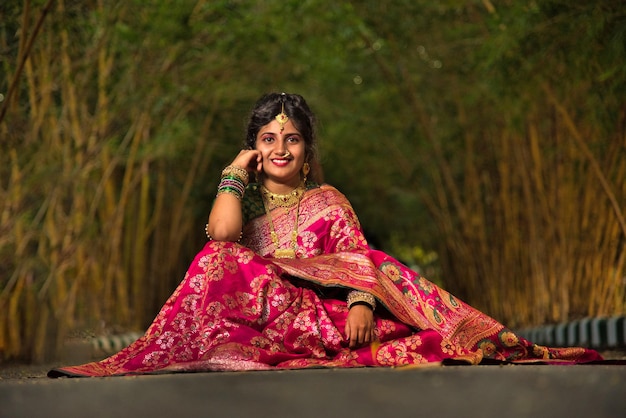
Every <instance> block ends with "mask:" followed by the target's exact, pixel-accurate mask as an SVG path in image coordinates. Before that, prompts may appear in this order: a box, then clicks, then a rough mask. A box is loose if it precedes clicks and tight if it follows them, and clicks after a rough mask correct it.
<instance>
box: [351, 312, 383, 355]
mask: <svg viewBox="0 0 626 418" xmlns="http://www.w3.org/2000/svg"><path fill="white" fill-rule="evenodd" d="M375 329H376V323H375V322H374V312H373V311H372V308H370V307H369V306H367V305H353V306H352V307H351V308H350V311H349V312H348V318H347V319H346V338H347V340H348V342H349V346H350V348H358V347H361V346H363V345H366V344H370V343H372V342H374V340H376V334H375V332H374V330H375Z"/></svg>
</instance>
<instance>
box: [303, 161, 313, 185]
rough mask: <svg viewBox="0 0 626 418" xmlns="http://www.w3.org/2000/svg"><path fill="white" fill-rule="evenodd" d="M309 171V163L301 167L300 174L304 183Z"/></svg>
mask: <svg viewBox="0 0 626 418" xmlns="http://www.w3.org/2000/svg"><path fill="white" fill-rule="evenodd" d="M310 171H311V166H310V165H309V163H304V164H303V165H302V174H304V180H303V181H304V182H305V183H306V176H308V175H309V172H310Z"/></svg>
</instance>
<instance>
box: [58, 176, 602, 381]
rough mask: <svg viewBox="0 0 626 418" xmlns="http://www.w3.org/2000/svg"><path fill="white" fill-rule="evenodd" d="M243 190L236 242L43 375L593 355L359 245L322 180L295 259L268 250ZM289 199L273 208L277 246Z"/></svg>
mask: <svg viewBox="0 0 626 418" xmlns="http://www.w3.org/2000/svg"><path fill="white" fill-rule="evenodd" d="M246 198H247V199H248V200H247V202H246V205H245V206H246V211H247V212H246V217H247V218H248V219H249V221H248V222H247V223H246V225H245V227H244V231H243V237H244V238H243V240H242V242H241V244H238V243H230V242H216V241H210V242H208V243H207V244H206V245H205V247H204V248H203V249H202V250H201V251H200V252H199V253H198V254H197V255H196V257H195V259H194V261H193V262H192V264H191V266H190V267H189V270H188V271H187V273H186V274H185V277H184V279H183V281H182V282H181V283H180V285H179V286H178V287H177V288H176V290H175V291H174V293H173V294H172V295H171V297H170V298H169V300H168V301H167V302H166V303H165V305H164V306H163V307H162V309H161V311H160V312H159V313H158V315H157V316H156V318H155V319H154V321H153V323H152V325H151V326H150V327H149V328H148V330H147V331H146V333H145V335H144V336H142V337H141V338H139V339H138V340H137V341H136V342H134V343H133V344H131V345H130V346H128V347H127V348H125V349H123V350H122V351H120V352H119V353H117V354H115V355H113V356H111V357H109V358H107V359H104V360H102V361H99V362H93V363H88V364H84V365H80V366H71V367H62V368H58V369H55V370H52V371H51V372H50V373H49V375H50V376H53V377H54V376H61V375H70V376H108V375H127V374H142V373H157V372H172V371H203V370H261V369H293V368H307V367H363V366H416V365H424V364H433V363H442V362H443V363H446V362H452V363H455V362H462V363H467V364H478V363H481V362H485V361H489V360H493V361H507V362H556V363H576V362H588V361H594V360H601V357H600V356H599V354H598V353H596V352H595V351H593V350H588V349H584V348H560V349H557V348H548V347H543V346H538V345H535V344H532V343H531V342H529V341H527V340H525V339H523V338H521V337H518V336H517V335H515V333H513V332H512V331H510V330H509V329H507V328H505V327H504V326H503V325H502V324H500V323H499V322H497V321H496V320H494V319H492V318H490V317H489V316H487V315H485V314H483V313H481V312H479V311H477V310H476V309H474V308H472V307H471V306H469V305H467V304H466V303H464V302H462V301H460V300H459V299H457V298H456V297H454V296H453V295H451V294H450V293H448V292H446V291H445V290H443V289H441V288H439V287H438V286H436V285H435V284H433V283H431V282H429V281H428V280H426V279H425V278H423V277H420V275H419V274H417V273H416V272H415V271H412V270H410V269H409V268H407V267H406V266H404V265H402V264H401V263H400V262H398V261H397V260H395V259H394V258H392V257H390V256H389V255H387V254H385V253H383V252H381V251H376V250H372V249H370V248H369V247H368V245H367V242H366V240H365V238H364V235H363V232H362V230H361V227H360V225H359V221H358V219H357V217H356V215H355V213H354V211H353V209H352V207H351V205H350V204H349V202H348V200H347V199H346V198H345V197H344V196H343V195H342V194H341V193H340V192H339V191H337V189H335V188H333V187H331V186H328V185H323V186H319V187H317V186H316V187H310V188H309V189H308V190H307V192H306V193H305V195H304V197H303V199H302V201H301V204H300V210H299V216H298V250H297V258H295V259H275V258H272V254H273V252H274V251H275V248H274V244H273V243H272V240H271V238H270V226H269V223H268V220H267V218H266V215H265V214H264V213H263V212H262V210H261V209H262V207H259V202H260V200H259V199H260V196H258V190H257V189H256V187H249V190H248V191H247V192H246ZM295 210H296V209H295V208H291V209H285V208H276V209H274V210H273V211H272V218H273V223H274V228H275V229H276V232H277V235H278V236H279V237H283V239H282V241H281V245H282V246H284V247H287V246H288V245H289V240H290V237H291V231H292V230H293V228H294V219H295V213H294V211H295ZM351 289H359V290H363V291H367V292H370V293H372V294H373V295H374V296H375V297H376V298H377V300H378V302H379V303H378V307H377V309H376V311H375V319H376V334H377V336H378V341H376V343H374V344H372V345H370V346H366V347H362V348H359V349H356V350H351V349H349V348H348V345H347V342H346V340H345V335H344V331H343V330H344V327H345V321H346V317H347V313H348V308H347V306H346V303H345V295H346V294H347V292H348V291H349V290H351Z"/></svg>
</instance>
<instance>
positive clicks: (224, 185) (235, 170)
mask: <svg viewBox="0 0 626 418" xmlns="http://www.w3.org/2000/svg"><path fill="white" fill-rule="evenodd" d="M248 180H249V176H248V172H247V171H246V170H245V169H243V168H241V167H237V166H234V165H229V166H228V167H226V168H225V169H224V170H222V179H221V180H220V184H219V185H218V186H217V195H218V196H219V195H220V194H222V193H230V194H232V195H233V196H235V197H236V198H237V199H239V200H241V199H243V194H244V193H245V191H246V185H247V184H248Z"/></svg>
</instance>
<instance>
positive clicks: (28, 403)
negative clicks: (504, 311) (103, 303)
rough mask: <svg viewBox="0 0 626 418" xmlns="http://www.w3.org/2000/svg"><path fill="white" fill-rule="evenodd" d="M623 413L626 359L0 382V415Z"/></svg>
mask: <svg viewBox="0 0 626 418" xmlns="http://www.w3.org/2000/svg"><path fill="white" fill-rule="evenodd" d="M130 416H132V417H161V416H163V417H191V416H202V417H272V418H276V417H315V418H319V417H347V418H353V417H354V418H368V417H377V418H386V417H394V418H395V417H418V416H419V417H422V416H423V417H429V418H432V417H453V416H454V417H469V418H471V417H481V418H484V417H500V416H502V417H507V418H508V417H533V418H536V417H568V418H570V417H598V418H602V417H620V418H621V417H624V416H626V366H623V365H593V366H591V365H580V366H529V365H525V366H446V367H430V368H423V369H382V368H381V369H373V368H368V369H343V370H338V369H330V370H329V369H317V370H296V371H272V372H265V371H263V372H227V373H191V374H170V375H152V376H136V377H114V378H78V379H67V378H64V379H46V378H33V379H8V380H0V417H2V418H4V417H11V418H20V417H29V418H35V417H90V418H99V417H116V418H121V417H130Z"/></svg>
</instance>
